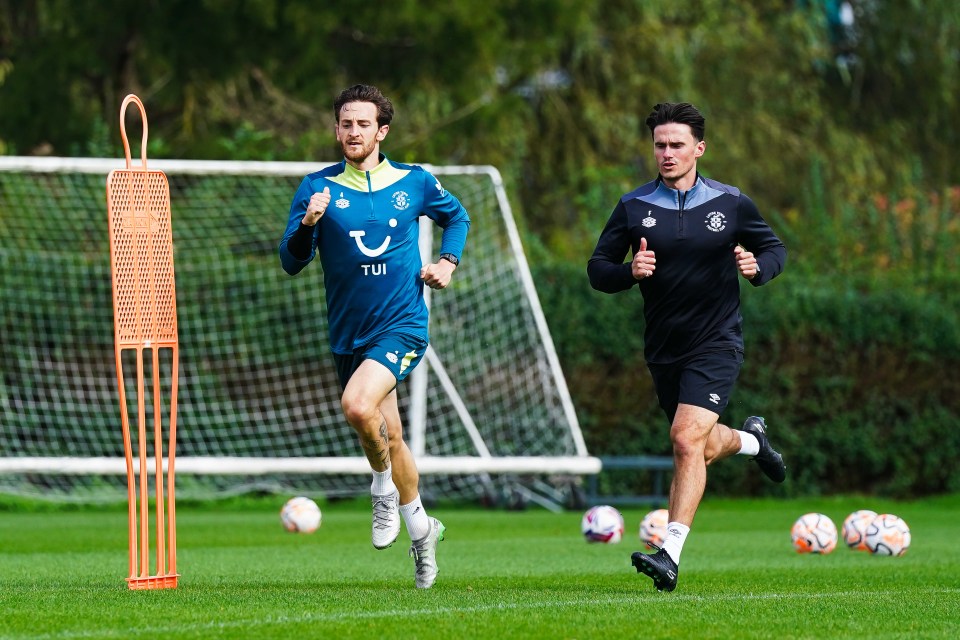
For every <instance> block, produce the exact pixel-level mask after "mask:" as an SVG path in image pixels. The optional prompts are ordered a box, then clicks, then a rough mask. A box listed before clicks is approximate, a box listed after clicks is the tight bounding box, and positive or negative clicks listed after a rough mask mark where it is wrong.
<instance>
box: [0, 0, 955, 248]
mask: <svg viewBox="0 0 960 640" xmlns="http://www.w3.org/2000/svg"><path fill="white" fill-rule="evenodd" d="M836 4H837V3H829V2H814V1H805V2H801V1H798V2H789V1H784V2H766V1H764V2H760V1H757V0H752V1H751V0H737V1H735V2H729V1H726V0H693V1H691V2H688V3H684V4H682V5H678V4H676V3H673V2H669V1H667V0H608V1H606V2H599V1H592V2H591V1H589V0H588V1H587V2H583V1H580V2H573V1H571V0H487V1H486V2H482V3H477V2H446V1H440V0H431V1H422V0H421V1H417V0H394V1H392V2H389V3H359V4H358V3H353V2H347V1H346V0H331V1H328V2H323V3H316V2H312V1H311V0H164V1H163V2H161V1H159V0H152V1H146V2H139V3H131V2H128V1H127V0H99V1H98V2H91V1H72V0H19V1H18V0H2V1H0V109H2V114H3V117H2V118H0V151H2V152H5V153H8V154H11V153H15V154H31V153H48V154H57V155H99V154H107V155H109V153H110V151H111V150H113V149H116V147H117V143H118V133H117V128H116V126H115V120H116V117H117V108H118V105H119V104H120V101H121V99H122V97H123V96H124V95H126V94H127V93H130V92H134V93H137V94H138V95H140V97H141V98H142V99H143V100H144V101H145V103H146V104H147V106H148V110H149V114H150V123H151V144H152V151H153V154H154V155H155V156H169V157H189V158H233V159H261V160H262V159H292V160H309V159H315V160H324V161H325V160H331V159H335V158H336V157H337V150H336V148H335V145H334V140H333V136H332V130H331V126H332V114H331V102H332V99H333V97H334V95H335V94H336V93H337V92H338V91H339V90H340V89H341V88H343V87H344V86H347V85H349V84H352V83H355V82H366V83H373V84H377V85H379V86H381V88H382V89H383V90H384V91H385V92H386V93H387V94H388V95H390V96H391V97H393V98H394V100H395V102H396V105H397V109H398V117H397V119H396V121H395V127H394V132H393V133H392V134H391V138H390V139H388V141H387V142H386V143H385V149H386V151H387V152H388V153H389V154H390V155H392V156H394V157H396V158H398V159H402V160H407V161H418V162H431V163H491V164H495V165H497V166H499V167H501V169H502V170H503V172H504V174H505V175H506V176H507V179H508V181H509V183H510V186H511V188H512V190H513V192H514V193H516V194H517V196H518V198H519V200H520V202H519V204H520V205H521V206H520V207H519V209H520V211H521V212H522V217H523V220H524V221H525V223H526V224H527V226H528V228H529V229H531V230H535V233H536V235H537V236H539V237H540V238H541V239H542V240H543V241H544V242H545V244H546V246H547V247H549V248H550V249H551V250H552V251H555V252H558V253H559V254H560V255H566V256H568V257H573V256H574V255H580V254H582V252H583V251H584V248H585V246H586V245H587V244H589V243H588V241H587V239H588V237H590V236H593V235H595V232H596V229H597V226H598V224H600V223H602V220H603V219H605V217H606V215H607V213H608V212H609V211H610V209H612V206H613V204H614V202H615V199H616V197H617V196H618V195H619V194H620V193H623V192H624V191H626V190H628V189H629V188H631V187H632V186H634V185H635V184H637V183H639V182H641V181H644V180H646V179H648V178H649V177H650V176H651V174H652V171H653V166H652V161H651V153H650V146H649V132H647V131H645V130H644V126H643V120H644V118H645V116H646V114H647V113H648V112H649V110H650V108H651V107H652V105H653V104H654V103H656V102H660V101H665V100H687V101H691V102H694V103H695V104H697V105H699V106H700V107H701V108H702V109H703V111H704V112H705V114H706V116H707V119H708V143H709V144H708V153H707V155H706V156H705V157H704V159H703V161H702V164H701V167H702V170H703V171H704V172H705V173H708V174H711V175H714V176H715V177H718V178H720V179H723V180H727V181H731V182H734V183H736V184H738V185H740V186H742V187H743V188H744V189H745V190H746V191H748V192H749V193H751V195H753V196H754V197H755V199H756V200H758V202H761V203H763V204H764V205H765V206H767V207H770V208H773V209H776V210H778V211H783V212H789V211H791V210H794V211H795V210H797V209H799V208H800V207H801V206H802V189H801V185H800V184H799V183H800V182H801V181H800V180H798V176H805V175H806V174H807V173H808V172H809V168H810V161H811V158H818V159H819V161H820V163H821V166H825V167H831V169H832V170H831V175H830V182H831V184H835V185H836V193H837V194H842V195H841V197H842V198H843V199H844V200H845V201H847V202H856V201H858V200H859V199H862V198H865V197H867V196H868V195H870V194H873V193H875V192H877V191H878V190H882V189H884V188H886V187H887V186H888V185H890V184H897V183H900V184H906V183H908V182H910V181H912V180H914V179H915V178H916V176H917V171H916V168H917V166H919V167H920V168H921V171H920V175H921V180H926V181H929V184H928V185H927V187H928V188H932V187H934V186H935V185H936V186H939V185H941V184H943V183H949V184H955V183H956V182H957V172H958V169H957V168H956V165H955V163H952V162H950V161H949V153H950V151H951V150H952V149H953V148H955V146H956V142H957V140H956V138H957V135H958V133H957V131H956V129H955V128H954V127H952V124H953V122H954V121H955V120H956V119H957V115H958V102H957V100H958V99H957V97H956V91H955V87H956V84H957V73H958V72H957V69H958V65H957V58H958V57H960V45H958V42H960V38H958V37H957V36H958V33H957V31H958V27H960V14H958V13H957V12H956V10H955V8H954V6H953V3H952V2H950V1H949V0H934V1H930V2H922V3H921V2H913V1H911V2H901V3H878V2H872V1H870V0H858V1H855V2H853V3H852V4H853V6H854V9H855V12H854V13H855V17H856V22H855V24H854V25H853V26H851V27H849V28H848V29H847V32H846V34H845V36H844V37H843V39H842V41H838V37H837V34H836V31H835V30H834V31H831V24H832V23H831V20H830V17H831V16H830V15H828V13H827V12H826V11H825V7H829V6H835V5H836Z"/></svg>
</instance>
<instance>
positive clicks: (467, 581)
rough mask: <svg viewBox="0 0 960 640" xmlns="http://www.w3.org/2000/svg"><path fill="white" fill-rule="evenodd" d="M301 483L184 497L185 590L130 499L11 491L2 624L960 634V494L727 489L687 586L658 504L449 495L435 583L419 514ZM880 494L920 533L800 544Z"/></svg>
mask: <svg viewBox="0 0 960 640" xmlns="http://www.w3.org/2000/svg"><path fill="white" fill-rule="evenodd" d="M283 500H284V498H277V499H276V500H275V501H247V502H238V503H233V504H230V503H227V504H213V505H191V506H186V505H181V507H180V509H178V513H177V535H178V543H179V544H178V570H179V572H180V574H181V577H180V586H179V587H178V588H177V589H174V590H166V591H129V590H128V589H127V588H126V585H125V582H124V578H125V576H126V568H127V567H126V563H127V553H126V545H127V540H126V511H125V509H102V508H101V509H93V508H89V509H82V508H81V509H40V510H36V509H33V510H31V509H29V508H25V507H24V506H23V505H16V504H15V505H13V506H10V505H7V507H6V508H5V509H3V510H0V639H2V640H8V639H14V638H18V639H19V638H32V639H36V638H43V639H84V640H86V639H94V638H125V639H126V638H153V639H156V638H161V637H163V638H176V639H181V638H231V639H233V638H257V639H270V638H285V639H287V638H337V639H340V638H363V639H374V640H375V639H377V638H385V639H386V638H398V639H403V640H413V639H425V638H443V639H444V640H456V639H460V638H494V639H497V640H503V639H507V638H550V639H554V638H561V639H563V638H581V639H588V640H593V639H595V638H600V637H604V638H640V637H643V638H683V639H687V638H723V639H730V638H777V639H781V638H816V639H821V638H866V637H869V638H885V639H887V638H903V639H904V640H906V639H910V640H915V639H917V638H960V544H958V541H957V536H958V533H960V496H948V497H940V498H932V499H927V500H921V501H909V502H890V501H884V500H876V499H869V498H862V499H856V498H835V499H834V498H827V499H816V500H790V501H777V500H730V501H727V500H723V501H721V500H711V499H709V498H708V499H707V500H705V502H704V503H703V505H702V506H701V509H700V512H699V513H698V515H697V521H696V523H695V527H694V530H693V533H692V535H691V537H690V538H689V540H688V542H687V545H686V547H685V548H684V552H683V558H682V562H681V569H680V583H679V586H678V588H677V590H676V591H674V592H673V593H658V592H657V591H656V590H655V589H654V588H653V586H652V583H651V581H650V580H649V579H648V578H646V577H644V576H642V575H639V574H637V573H636V571H635V570H634V569H633V567H632V566H631V565H630V553H631V552H632V551H635V550H637V549H639V548H640V543H639V540H638V538H637V527H638V525H639V522H640V519H641V517H642V516H643V514H644V513H645V512H646V511H647V509H646V508H642V507H636V508H628V509H624V510H623V513H624V517H625V520H626V522H627V533H626V536H625V539H624V541H623V542H622V543H620V544H615V545H589V544H587V543H585V542H584V541H583V539H582V538H581V537H580V532H579V526H580V516H581V514H580V513H573V512H567V513H562V514H554V513H550V512H547V511H544V510H538V509H537V510H534V509H531V510H530V511H526V512H520V513H518V512H505V511H495V510H479V509H469V508H454V507H449V508H443V507H437V508H434V509H433V510H432V514H433V515H436V516H438V517H439V518H441V519H442V520H443V521H444V523H445V524H446V526H447V539H446V540H445V541H444V542H442V543H441V544H440V547H439V552H438V559H439V564H440V577H439V578H438V580H437V584H436V585H435V587H434V588H433V589H431V590H429V591H418V590H416V589H414V587H413V561H412V559H410V558H408V557H407V547H408V542H409V541H408V539H407V538H406V532H402V533H401V538H400V539H399V540H398V542H397V543H396V544H395V545H394V546H393V547H391V548H390V549H387V550H384V551H376V550H374V549H373V547H372V546H371V544H370V539H369V537H370V534H369V526H370V524H369V518H370V516H369V511H368V507H366V506H364V505H362V504H359V503H357V502H352V501H351V502H338V503H327V504H324V503H321V508H322V509H323V524H322V526H321V528H320V530H319V531H317V532H316V533H314V534H310V535H302V534H290V533H287V532H285V531H283V529H282V527H281V526H280V522H279V517H278V510H279V508H280V505H281V504H282V502H283ZM28 506H29V505H28ZM861 508H869V509H873V510H874V511H878V512H884V511H888V512H893V513H896V514H898V515H900V516H902V517H903V518H904V519H905V520H906V521H907V523H908V524H909V525H910V527H911V530H912V534H913V543H912V546H911V548H910V550H909V552H908V553H907V554H906V555H905V556H903V557H900V558H880V557H872V556H870V555H869V554H867V553H865V552H854V551H850V550H848V549H847V548H846V547H842V546H841V547H838V548H837V549H836V551H834V552H833V553H832V554H830V555H826V556H806V555H799V554H797V553H795V552H794V551H793V549H792V547H791V544H790V536H789V531H790V527H791V525H792V524H793V521H794V520H795V519H796V518H797V517H799V516H800V515H802V514H803V513H806V512H808V511H819V512H822V513H826V514H827V515H829V516H830V517H831V518H833V520H834V521H835V522H836V523H837V526H838V527H839V526H840V524H841V523H842V522H843V519H844V518H845V517H846V515H847V514H848V513H850V512H851V511H854V510H856V509H861ZM841 544H842V543H841ZM151 561H152V560H151Z"/></svg>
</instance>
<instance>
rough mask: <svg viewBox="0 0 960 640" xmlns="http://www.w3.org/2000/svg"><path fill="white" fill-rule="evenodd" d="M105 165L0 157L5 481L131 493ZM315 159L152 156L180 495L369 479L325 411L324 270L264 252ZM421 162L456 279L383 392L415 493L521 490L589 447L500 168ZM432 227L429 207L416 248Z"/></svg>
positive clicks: (60, 490)
mask: <svg viewBox="0 0 960 640" xmlns="http://www.w3.org/2000/svg"><path fill="white" fill-rule="evenodd" d="M121 165H122V161H118V160H114V159H81V158H20V157H0V238H2V240H0V335H2V340H0V492H3V493H13V494H19V495H31V496H44V497H48V498H53V499H60V500H80V501H110V500H122V499H124V498H125V495H126V494H125V490H124V486H125V485H124V483H125V476H124V474H125V467H124V462H123V443H122V439H121V431H120V416H119V399H118V397H117V393H118V391H117V384H116V382H117V380H116V369H115V364H116V363H115V360H114V345H113V315H112V303H111V274H110V252H109V238H108V233H107V218H106V206H105V198H104V187H105V181H106V176H107V174H108V173H109V172H110V171H111V170H113V169H117V168H119V167H121ZM322 166H323V165H320V164H312V163H274V162H203V161H172V160H168V161H162V160H157V161H151V162H150V165H149V168H150V169H151V170H159V171H163V172H164V173H165V174H166V176H167V179H168V181H169V184H170V200H171V210H172V227H173V243H174V259H175V263H176V278H177V283H176V289H177V301H176V304H177V310H178V323H179V331H180V366H179V386H180V388H179V397H178V408H177V425H178V426H177V451H176V454H177V457H176V470H177V494H178V496H180V497H181V498H191V497H195V498H207V497H215V496H218V495H227V494H231V493H242V492H252V491H269V492H284V493H290V492H313V493H319V494H322V495H327V496H349V495H358V494H363V493H366V492H368V491H369V484H370V478H369V466H368V464H367V462H366V459H365V458H363V457H362V453H361V450H360V447H359V445H358V443H357V439H356V436H355V434H354V432H353V430H352V429H351V428H350V426H349V425H348V424H347V423H346V421H345V420H344V419H343V417H342V415H341V412H340V405H339V385H338V383H337V378H336V373H335V369H334V367H333V360H332V358H331V356H330V354H329V347H328V342H327V332H326V329H327V328H326V313H325V308H324V297H323V294H322V276H321V273H320V271H319V266H318V264H315V265H312V267H313V268H311V269H307V270H305V271H304V272H303V273H301V274H299V275H298V276H296V277H290V276H288V275H287V274H285V273H284V272H283V270H282V269H281V268H280V263H279V258H278V254H277V245H278V243H279V239H280V236H281V235H282V233H283V228H284V226H285V224H286V219H287V216H288V212H289V205H290V199H291V197H292V194H293V193H294V191H295V190H296V187H297V185H298V184H299V182H300V180H301V179H302V177H303V176H304V175H306V174H307V173H310V172H312V171H316V170H318V169H319V168H321V167H322ZM424 166H425V168H426V169H428V170H429V171H431V172H433V173H434V174H435V175H436V176H437V177H438V178H439V179H440V180H441V182H442V184H443V186H444V187H445V188H446V189H447V190H449V191H450V192H452V193H453V194H455V195H457V196H458V197H459V198H460V200H461V201H462V202H463V204H464V206H465V207H466V208H467V210H468V211H469V213H470V217H471V219H472V225H471V229H470V236H469V238H468V241H467V248H466V250H465V252H464V255H463V260H462V262H461V265H460V267H459V268H458V269H457V273H456V275H455V277H454V280H453V282H452V283H451V286H450V287H448V288H447V289H445V290H443V291H441V292H438V293H434V294H433V295H430V296H429V298H428V302H429V305H430V307H431V327H430V336H431V348H430V350H429V351H428V353H427V356H426V357H425V359H424V361H423V363H422V364H421V365H420V366H419V367H418V368H417V369H416V370H415V371H414V373H413V374H412V376H411V377H410V379H408V380H407V381H406V382H405V383H404V384H403V385H401V386H400V390H399V395H400V403H401V412H402V415H403V418H404V425H405V430H406V436H407V439H408V443H409V444H410V446H411V448H412V450H413V451H414V454H415V456H416V457H417V461H418V467H419V469H420V472H421V476H422V489H423V492H424V494H425V495H426V496H427V497H433V498H450V499H468V498H489V497H491V496H493V497H496V496H497V495H498V494H499V495H503V493H504V492H505V491H508V490H515V489H517V488H520V489H521V490H523V491H526V492H528V494H529V492H531V491H532V492H533V495H529V497H533V498H534V499H535V500H536V495H538V492H537V490H536V487H537V486H540V485H543V483H544V481H545V480H548V479H550V477H551V476H556V477H568V476H571V477H575V476H579V475H583V474H592V473H596V472H598V471H599V467H600V464H599V461H598V460H597V459H596V458H594V457H591V456H589V455H588V453H587V451H586V447H585V446H584V442H583V437H582V435H581V432H580V428H579V426H578V423H577V418H576V414H575V412H574V410H573V406H572V403H571V400H570V396H569V393H568V391H567V388H566V385H565V382H564V378H563V374H562V372H561V369H560V366H559V363H558V360H557V357H556V353H555V350H554V347H553V343H552V341H551V338H550V334H549V330H548V328H547V324H546V321H545V319H544V315H543V312H542V310H541V308H540V304H539V301H538V299H537V295H536V291H535V289H534V286H533V281H532V279H531V276H530V272H529V269H528V266H527V263H526V259H525V257H524V254H523V250H522V246H521V243H520V239H519V235H518V233H517V229H516V226H515V224H514V221H513V218H512V214H511V210H510V205H509V201H508V199H507V197H506V194H505V191H504V188H503V184H502V181H501V178H500V175H499V173H498V172H497V170H496V169H495V168H492V167H484V166H470V167H443V166H428V165H424ZM428 222H429V221H428ZM439 238H440V230H439V229H438V228H436V227H435V225H432V223H430V224H425V225H423V227H422V228H421V249H422V251H423V252H424V256H425V257H427V258H428V259H430V260H431V261H432V260H435V259H436V256H435V255H434V254H436V252H437V251H438V249H439V246H440V242H439ZM148 366H149V363H148ZM147 375H149V373H147ZM126 386H127V388H130V387H131V384H127V385H126ZM133 386H134V387H135V385H133ZM134 406H136V405H135V403H134ZM545 476H546V478H545ZM551 486H552V485H551ZM547 493H548V492H547ZM540 494H543V492H540Z"/></svg>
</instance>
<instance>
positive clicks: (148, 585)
mask: <svg viewBox="0 0 960 640" xmlns="http://www.w3.org/2000/svg"><path fill="white" fill-rule="evenodd" d="M131 103H132V104H135V105H136V106H137V107H138V108H139V110H140V116H141V118H142V120H143V139H142V142H141V146H140V160H141V166H139V167H134V166H133V164H132V162H131V158H130V144H129V142H128V141H127V130H126V125H125V122H124V117H125V115H126V110H127V107H128V105H130V104H131ZM120 136H121V138H122V139H123V150H124V153H125V155H126V161H127V167H126V169H117V170H114V171H111V172H110V175H109V176H108V177H107V219H108V222H109V226H110V268H111V272H112V275H113V325H114V351H115V356H116V360H117V387H118V390H119V395H120V423H121V428H122V430H123V449H124V454H125V457H126V465H127V501H128V512H127V515H128V519H129V540H130V572H129V575H128V577H127V586H128V587H129V588H130V589H173V588H176V586H177V578H178V577H179V574H178V573H177V537H176V507H175V504H176V502H175V496H174V458H175V450H176V442H177V384H178V373H179V368H180V354H179V343H178V338H177V297H176V287H175V282H174V272H173V233H172V230H171V223H170V186H169V184H168V183H167V177H166V176H165V175H164V173H163V172H162V171H148V170H147V112H146V110H145V109H144V107H143V103H142V102H141V101H140V98H138V97H137V96H135V95H133V94H130V95H128V96H127V97H126V98H124V100H123V104H122V105H121V106H120ZM130 349H132V350H134V351H135V352H136V378H137V429H136V432H135V435H134V433H132V432H131V429H130V415H129V413H128V411H129V410H128V408H127V391H126V388H125V384H124V382H125V378H124V372H123V357H122V356H123V352H124V351H125V350H130ZM161 349H163V350H164V352H165V353H166V350H167V349H169V350H170V351H169V353H170V356H171V361H172V364H171V372H170V374H171V378H170V403H169V412H164V403H163V398H162V397H161V377H160V368H161V365H160V350H161ZM145 352H146V354H148V355H149V357H150V368H151V370H152V373H153V375H152V376H151V378H152V379H151V390H152V400H151V405H152V409H153V411H152V414H153V415H152V425H151V426H152V434H150V435H152V442H151V437H150V435H148V434H149V432H150V429H149V428H148V424H147V423H148V420H147V418H148V412H147V389H146V384H145V380H144V367H145V365H146V362H145ZM164 418H166V424H167V426H168V439H167V442H166V448H167V455H166V458H164V438H163V425H164ZM135 451H136V464H135V463H134V457H135V456H134V452H135ZM151 452H152V458H153V466H154V468H153V488H154V498H153V499H154V507H155V513H154V521H155V524H156V531H155V534H154V538H153V541H154V543H155V545H156V564H155V566H154V570H153V571H152V572H151V570H150V566H149V564H150V563H149V555H150V540H151V538H150V509H149V502H150V493H149V485H150V483H149V477H150V473H151V470H150V468H149V466H148V463H147V460H148V458H149V457H151V455H150V453H151ZM165 460H166V465H164V461H165ZM165 474H166V485H165V486H166V488H164V475H165Z"/></svg>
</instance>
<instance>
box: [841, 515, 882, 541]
mask: <svg viewBox="0 0 960 640" xmlns="http://www.w3.org/2000/svg"><path fill="white" fill-rule="evenodd" d="M876 517H877V512H876V511H871V510H870V509H860V510H859V511H854V512H853V513H851V514H850V515H848V516H847V519H846V520H844V521H843V527H842V528H841V535H843V541H844V542H845V543H846V544H847V546H848V547H850V548H851V549H854V550H856V551H867V540H866V538H867V527H869V526H870V523H871V522H873V519H874V518H876Z"/></svg>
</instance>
